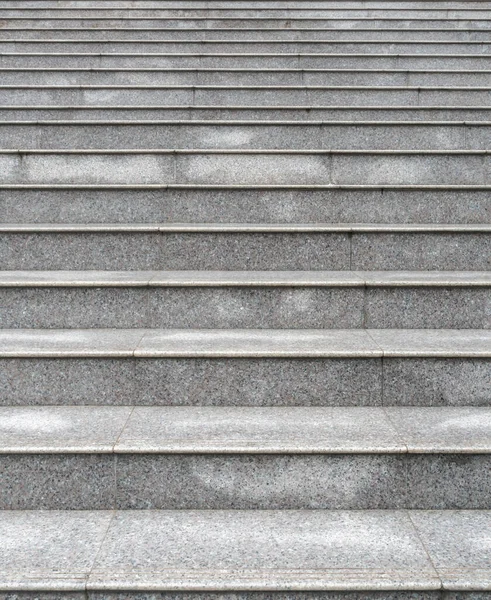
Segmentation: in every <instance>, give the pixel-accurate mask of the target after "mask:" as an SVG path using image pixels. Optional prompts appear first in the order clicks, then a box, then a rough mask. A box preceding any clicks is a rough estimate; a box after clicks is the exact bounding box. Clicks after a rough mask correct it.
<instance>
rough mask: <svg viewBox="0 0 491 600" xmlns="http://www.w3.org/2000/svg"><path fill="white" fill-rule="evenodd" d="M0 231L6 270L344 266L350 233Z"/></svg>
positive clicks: (348, 250) (0, 246)
mask: <svg viewBox="0 0 491 600" xmlns="http://www.w3.org/2000/svg"><path fill="white" fill-rule="evenodd" d="M49 229H50V228H49V227H47V228H45V229H44V231H43V230H42V229H39V231H37V232H32V233H28V232H26V233H20V230H19V233H15V234H14V238H13V239H12V238H11V236H9V235H2V236H1V239H0V259H1V261H2V267H3V268H4V269H14V270H18V269H36V270H37V269H40V270H43V271H44V270H46V267H47V266H48V265H49V267H50V269H61V270H63V269H85V270H93V269H95V270H101V269H128V270H135V269H143V270H147V269H176V270H187V269H191V270H266V269H274V270H297V269H298V270H326V269H329V270H348V268H349V264H350V237H349V233H348V232H336V231H332V232H330V231H327V232H325V233H322V232H316V231H315V228H314V231H313V232H312V233H310V232H308V231H306V232H295V231H292V232H291V233H286V232H285V233H283V232H281V231H277V232H274V231H268V228H267V227H266V228H265V229H264V232H263V231H257V232H252V231H250V232H247V228H246V229H245V230H244V231H242V232H240V233H239V234H237V233H236V232H234V231H233V230H230V231H226V230H224V231H223V232H219V231H217V232H215V233H210V232H208V231H206V229H207V228H206V227H205V229H204V230H202V231H200V230H199V229H200V228H199V227H198V228H196V230H195V231H194V232H193V231H192V230H191V229H190V230H189V231H188V232H179V231H175V232H172V231H169V232H164V231H162V232H161V233H153V232H151V231H147V232H145V231H144V230H141V231H138V229H135V231H131V230H129V231H121V230H120V231H118V228H114V229H113V230H111V229H109V230H108V231H103V230H102V229H100V230H99V231H98V230H97V228H95V229H94V230H93V231H90V230H87V228H85V229H84V230H79V231H76V230H75V229H73V230H72V231H70V230H69V229H68V230H67V231H66V232H63V231H62V229H59V230H58V232H55V231H53V230H52V231H50V230H49Z"/></svg>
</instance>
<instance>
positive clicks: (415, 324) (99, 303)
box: [0, 287, 491, 329]
mask: <svg viewBox="0 0 491 600" xmlns="http://www.w3.org/2000/svg"><path fill="white" fill-rule="evenodd" d="M0 305H1V306H3V307H4V310H3V312H2V316H1V317H0V327H2V328H8V329H12V328H25V329H29V328H36V329H39V328H43V329H44V328H58V329H69V328H81V329H88V328H93V327H97V328H118V327H120V328H133V327H139V328H171V329H172V328H173V329H181V328H182V329H185V328H206V329H222V328H252V329H261V328H271V329H283V328H286V329H302V328H303V329H348V328H363V327H368V328H372V329H377V328H383V329H390V328H397V329H405V328H409V329H423V328H434V329H439V328H443V329H461V328H464V329H474V328H475V329H490V328H491V310H490V306H491V289H489V288H477V289H476V288H452V289H447V288H368V289H364V288H322V287H319V288H286V289H285V288H253V289H248V288H150V289H149V288H128V287H126V288H103V289H101V288H96V289H93V288H56V289H47V288H4V289H0Z"/></svg>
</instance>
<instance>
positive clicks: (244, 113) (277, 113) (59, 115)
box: [0, 105, 491, 125]
mask: <svg viewBox="0 0 491 600" xmlns="http://www.w3.org/2000/svg"><path fill="white" fill-rule="evenodd" d="M64 120H66V121H92V120H94V121H130V120H131V121H138V120H141V121H144V120H152V121H153V120H155V121H159V120H160V121H205V122H208V121H220V122H224V121H225V122H228V121H252V122H255V121H268V122H275V121H303V122H309V121H338V122H346V121H350V122H353V121H355V122H360V121H361V122H364V121H369V122H379V121H382V122H386V121H387V120H389V121H392V122H394V121H396V122H398V121H407V122H411V123H420V122H424V123H425V124H427V122H432V121H442V122H445V123H447V122H449V121H452V122H454V121H455V122H459V121H461V122H466V124H469V122H471V123H470V125H472V124H473V123H478V122H482V121H484V122H485V123H486V122H491V106H490V107H485V106H467V107H459V106H446V107H439V106H399V107H398V106H374V107H364V106H353V107H346V106H305V107H302V106H186V105H175V106H152V105H149V106H142V105H139V106H117V105H112V106H104V105H101V106H66V105H65V106H63V105H57V106H49V105H47V106H42V105H32V106H22V105H17V106H15V105H13V106H6V105H3V106H0V121H64Z"/></svg>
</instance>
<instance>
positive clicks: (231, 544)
mask: <svg viewBox="0 0 491 600" xmlns="http://www.w3.org/2000/svg"><path fill="white" fill-rule="evenodd" d="M395 548H397V552H395V551H394V549H395ZM259 549H260V551H259ZM265 565H267V568H265ZM361 581H363V582H364V585H365V586H367V587H369V589H375V590H377V589H378V590H384V589H394V588H396V589H397V588H402V589H412V590H414V589H425V590H428V589H429V590H432V589H438V588H439V579H438V577H437V574H436V572H435V571H434V569H433V567H432V565H431V562H430V560H429V559H428V556H427V555H426V553H425V551H424V549H423V547H422V545H421V542H420V541H419V538H418V537H417V536H416V532H415V530H414V528H413V526H412V524H411V522H410V520H409V518H408V517H407V516H406V515H405V514H401V513H397V512H389V513H387V512H385V513H381V512H373V513H371V512H344V511H339V512H338V511H335V512H325V511H285V512H282V511H277V512H275V511H204V512H198V511H176V512H173V511H162V512H158V511H143V512H134V511H124V512H119V513H116V515H115V517H114V519H113V521H112V523H111V526H110V528H109V531H108V533H107V536H106V539H105V541H104V544H103V546H102V548H101V551H100V552H99V554H98V556H97V559H96V561H95V564H94V567H93V569H92V572H91V575H90V577H89V580H88V587H89V589H99V590H104V589H114V587H115V586H117V587H118V588H119V589H121V590H126V589H128V586H131V589H137V590H138V589H141V590H152V589H160V590H173V591H177V590H179V589H184V588H185V589H187V590H190V591H191V590H201V591H206V590H214V591H217V590H221V589H228V590H230V589H234V590H237V591H240V590H243V589H248V590H258V589H261V590H263V591H264V590H267V589H272V590H277V591H280V590H284V589H285V588H286V589H299V590H303V591H306V590H309V589H310V590H313V589H319V588H325V587H328V588H331V589H339V590H350V589H351V590H352V589H357V587H358V585H359V584H360V582H361Z"/></svg>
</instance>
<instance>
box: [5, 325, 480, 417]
mask: <svg viewBox="0 0 491 600" xmlns="http://www.w3.org/2000/svg"><path fill="white" fill-rule="evenodd" d="M0 342H1V344H0V382H1V384H2V385H1V386H0V404H1V405H2V406H29V405H31V406H32V405H46V404H49V405H69V406H70V405H113V406H116V405H135V406H149V405H152V406H179V405H180V406H305V407H306V406H383V405H385V406H392V405H397V406H428V407H431V406H488V407H489V406H490V405H491V388H490V386H489V372H490V365H491V362H490V359H491V332H489V331H486V330H480V331H479V330H428V329H423V330H417V329H413V330H380V329H379V330H373V329H371V330H352V329H351V330H312V329H310V330H269V329H267V330H264V329H262V330H250V329H234V330H190V329H187V330H151V329H150V330H149V329H126V330H119V329H88V330H73V329H71V330H60V329H53V330H46V329H45V330H19V329H13V330H12V329H10V330H8V329H3V330H0ZM20 373H22V374H23V376H22V377H20V376H19V374H20Z"/></svg>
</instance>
